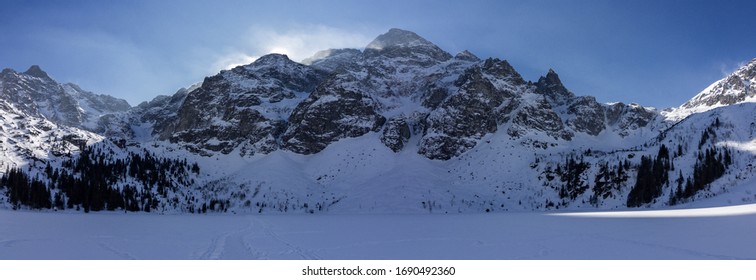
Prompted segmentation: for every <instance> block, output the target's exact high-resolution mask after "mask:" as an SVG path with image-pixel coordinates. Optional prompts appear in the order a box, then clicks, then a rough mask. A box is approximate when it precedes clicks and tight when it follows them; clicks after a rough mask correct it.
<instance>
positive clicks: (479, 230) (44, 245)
mask: <svg viewBox="0 0 756 280" xmlns="http://www.w3.org/2000/svg"><path fill="white" fill-rule="evenodd" d="M754 236H756V205H741V206H731V207H721V208H711V209H690V210H669V211H637V212H608V213H496V214H456V215H439V214H411V215H410V214H402V215H389V214H381V215H379V214H363V215H340V214H319V215H304V214H302V215H156V214H122V213H90V214H81V213H50V212H48V213H39V212H24V211H8V210H0V259H505V260H508V259H756V238H754Z"/></svg>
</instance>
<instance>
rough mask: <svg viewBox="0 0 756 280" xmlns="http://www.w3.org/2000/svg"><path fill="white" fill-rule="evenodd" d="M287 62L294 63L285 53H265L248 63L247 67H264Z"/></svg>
mask: <svg viewBox="0 0 756 280" xmlns="http://www.w3.org/2000/svg"><path fill="white" fill-rule="evenodd" d="M289 63H296V62H294V61H292V60H291V59H289V56H287V55H285V54H279V53H272V54H266V55H263V56H261V57H260V58H258V59H257V60H255V61H254V62H252V63H251V64H249V65H248V66H249V67H253V68H258V67H265V66H273V67H275V66H281V65H286V64H289Z"/></svg>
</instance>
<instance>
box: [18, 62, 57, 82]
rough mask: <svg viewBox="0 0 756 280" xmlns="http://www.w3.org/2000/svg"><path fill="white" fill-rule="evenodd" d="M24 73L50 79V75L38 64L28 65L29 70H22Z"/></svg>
mask: <svg viewBox="0 0 756 280" xmlns="http://www.w3.org/2000/svg"><path fill="white" fill-rule="evenodd" d="M24 74H26V75H29V76H32V77H37V78H41V79H46V80H51V79H50V76H48V75H47V73H46V72H45V71H42V68H40V67H39V65H32V66H31V67H29V70H26V72H24Z"/></svg>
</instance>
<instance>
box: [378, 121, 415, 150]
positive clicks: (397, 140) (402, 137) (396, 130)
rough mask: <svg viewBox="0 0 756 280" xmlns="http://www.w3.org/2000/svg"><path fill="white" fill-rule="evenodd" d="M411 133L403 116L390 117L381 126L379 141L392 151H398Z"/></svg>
mask: <svg viewBox="0 0 756 280" xmlns="http://www.w3.org/2000/svg"><path fill="white" fill-rule="evenodd" d="M411 135H412V133H411V130H410V126H409V124H408V123H407V120H406V118H405V117H402V116H400V117H395V118H392V119H390V120H389V121H388V122H387V123H386V125H385V126H384V128H383V133H382V134H381V143H383V144H384V145H386V147H388V148H389V149H391V150H392V151H394V152H399V151H401V150H402V149H403V148H404V145H406V144H407V141H409V139H410V137H411Z"/></svg>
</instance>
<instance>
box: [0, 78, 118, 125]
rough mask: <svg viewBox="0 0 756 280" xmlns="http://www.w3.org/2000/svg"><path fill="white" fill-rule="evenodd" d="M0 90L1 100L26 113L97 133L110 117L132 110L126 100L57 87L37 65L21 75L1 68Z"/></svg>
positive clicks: (77, 89)
mask: <svg viewBox="0 0 756 280" xmlns="http://www.w3.org/2000/svg"><path fill="white" fill-rule="evenodd" d="M0 90H1V92H0V99H3V100H5V101H8V102H11V103H13V104H15V105H16V108H17V109H18V110H20V111H21V112H23V113H25V114H28V115H31V116H38V117H44V118H46V119H48V120H50V121H52V122H55V123H57V124H61V125H66V126H72V127H77V128H81V129H85V130H90V131H93V132H98V133H103V132H105V131H106V126H107V120H106V119H107V118H108V116H109V115H114V114H118V113H123V112H126V111H128V110H129V109H131V106H130V105H129V103H128V102H126V100H123V99H118V98H114V97H112V96H109V95H102V94H94V93H92V92H89V91H85V90H82V89H81V88H80V87H79V86H77V85H75V84H71V83H67V84H60V83H58V82H56V81H55V80H53V79H52V78H50V76H48V75H47V73H45V71H43V70H42V69H41V68H40V67H39V66H37V65H33V66H31V67H30V68H29V70H26V72H23V73H19V72H16V71H14V70H12V69H7V68H6V69H4V70H3V71H2V73H0Z"/></svg>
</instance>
